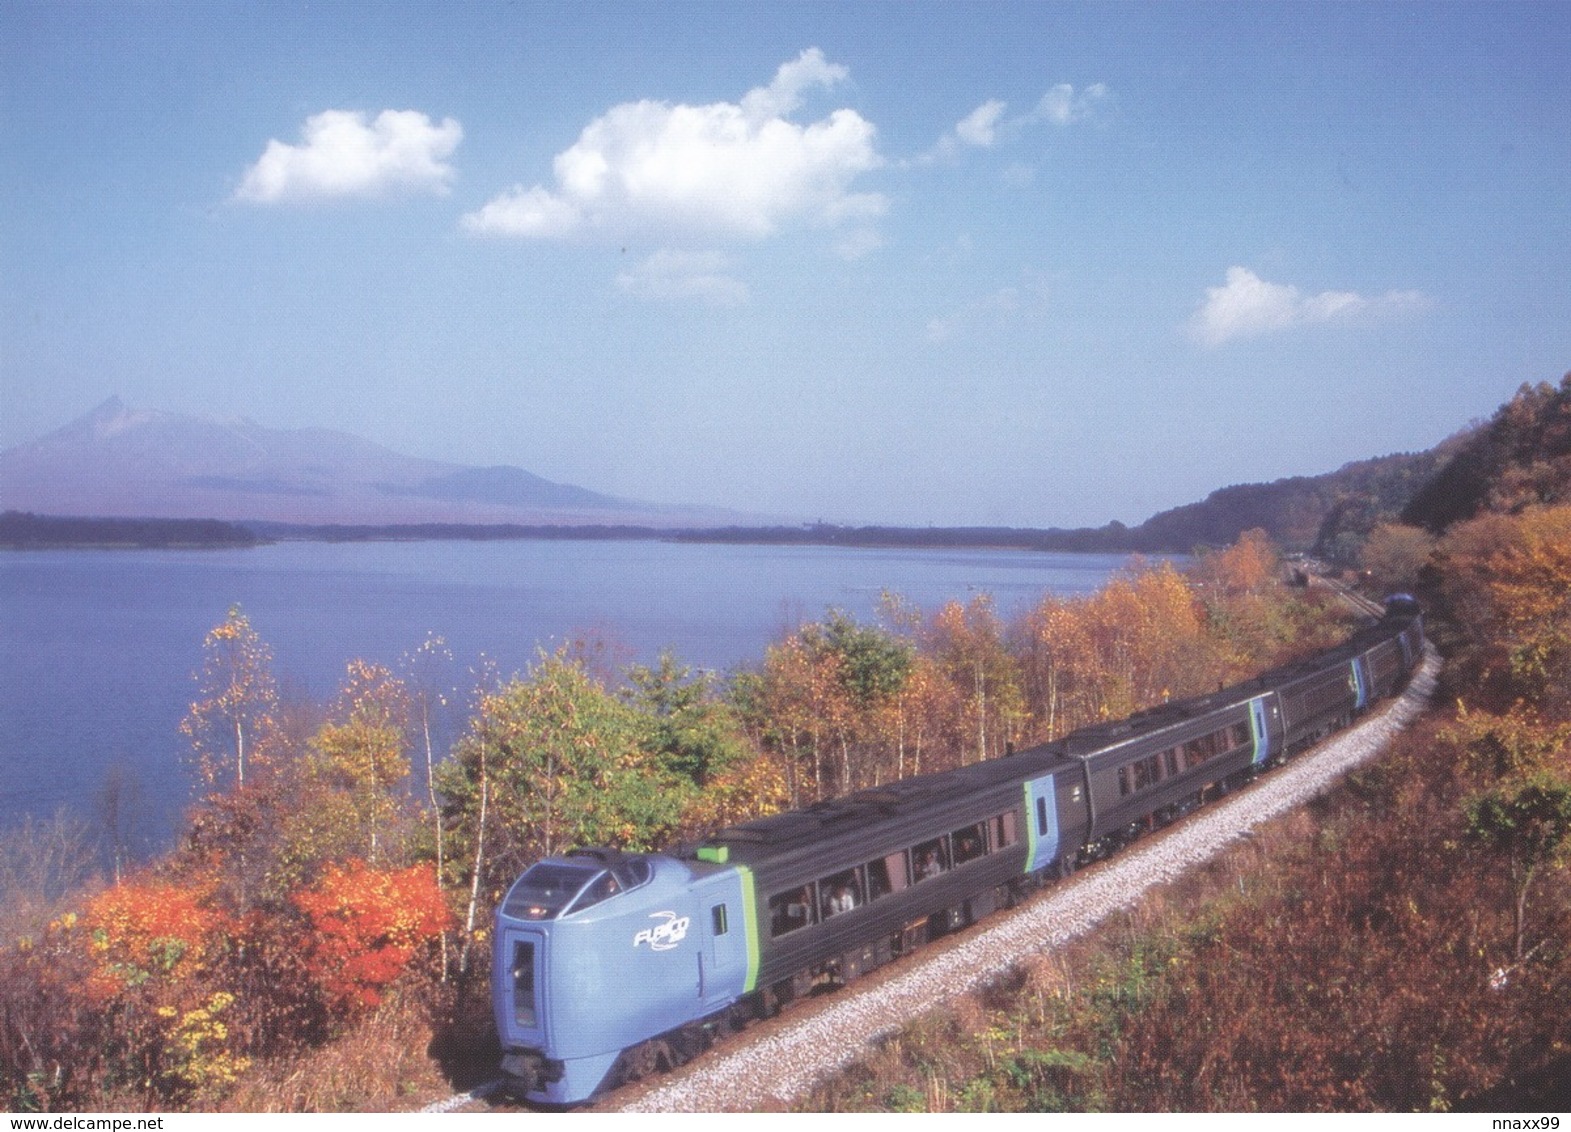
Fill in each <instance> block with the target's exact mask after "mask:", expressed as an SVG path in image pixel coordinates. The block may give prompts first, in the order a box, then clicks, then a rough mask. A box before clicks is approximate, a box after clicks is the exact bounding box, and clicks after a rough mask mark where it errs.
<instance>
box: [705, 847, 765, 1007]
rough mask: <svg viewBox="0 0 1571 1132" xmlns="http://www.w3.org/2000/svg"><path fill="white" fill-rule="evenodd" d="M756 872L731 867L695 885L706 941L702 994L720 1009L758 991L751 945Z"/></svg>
mask: <svg viewBox="0 0 1571 1132" xmlns="http://www.w3.org/2000/svg"><path fill="white" fill-rule="evenodd" d="M751 881H752V873H751V872H750V871H749V870H746V869H741V868H737V869H730V870H727V871H726V872H723V873H716V874H714V875H713V876H708V877H702V878H699V879H697V880H696V881H695V882H694V884H693V895H694V897H695V898H696V901H697V903H696V905H695V906H694V910H693V919H694V920H695V921H696V924H695V926H696V927H697V928H698V930H699V932H700V933H701V938H702V939H703V944H702V946H701V947H700V948H699V951H698V997H699V1001H700V1002H702V1003H703V1004H704V1007H705V1008H706V1009H718V1008H720V1007H722V1006H724V1005H726V1003H728V1002H731V1001H734V1000H735V999H737V998H739V997H741V996H742V995H743V994H745V993H747V992H748V991H750V990H752V989H753V988H752V986H751V985H750V984H751V982H752V981H753V980H754V979H756V977H757V973H758V972H757V959H756V955H755V954H754V952H753V949H752V946H751V944H750V936H751V935H752V929H753V922H752V921H753V916H754V913H753V909H752V905H751V901H752V899H753V893H752V884H751Z"/></svg>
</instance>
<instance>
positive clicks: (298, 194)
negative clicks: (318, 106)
mask: <svg viewBox="0 0 1571 1132" xmlns="http://www.w3.org/2000/svg"><path fill="white" fill-rule="evenodd" d="M300 134H301V144H300V145H286V144H284V143H283V142H281V141H278V140H277V139H276V138H275V139H273V140H271V141H269V142H268V143H267V148H266V149H265V150H264V151H263V153H262V156H261V158H260V160H258V161H257V163H256V164H255V165H253V166H251V167H250V168H249V169H247V170H246V173H245V178H244V180H242V181H241V182H240V187H239V188H238V189H237V190H235V197H236V198H237V199H239V200H244V201H250V202H252V203H255V204H273V203H275V202H278V201H285V200H309V199H313V198H320V197H373V196H379V195H381V194H382V193H385V192H392V191H401V192H414V193H435V194H438V195H441V194H445V193H446V192H447V191H448V185H449V182H451V181H452V179H453V175H454V174H453V167H452V166H451V165H448V164H447V158H449V157H451V156H452V154H453V150H455V149H457V148H458V143H459V142H460V141H461V140H463V136H464V131H463V127H462V126H460V125H459V124H458V122H457V121H456V120H455V119H453V118H445V119H443V120H442V123H441V125H436V124H434V123H433V122H432V121H431V119H430V118H428V117H426V115H424V114H422V113H420V112H419V111H417V110H384V111H382V112H381V113H380V114H378V115H377V116H376V119H375V121H372V122H369V123H368V122H367V121H366V115H365V114H363V113H361V112H360V111H357V110H324V111H323V112H322V113H320V114H314V115H312V116H311V117H309V118H307V119H306V122H305V126H304V127H303V128H302V129H301V131H300Z"/></svg>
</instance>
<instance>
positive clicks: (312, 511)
mask: <svg viewBox="0 0 1571 1132" xmlns="http://www.w3.org/2000/svg"><path fill="white" fill-rule="evenodd" d="M0 507H3V508H4V509H6V510H9V511H29V512H37V513H41V514H49V515H75V516H94V517H119V516H158V517H161V518H171V519H179V518H203V519H227V520H257V521H269V522H276V523H298V524H326V523H338V524H402V523H427V524H429V523H468V524H478V523H518V524H531V523H537V524H538V523H546V524H562V525H577V524H588V523H593V524H617V523H628V524H641V525H647V526H655V527H664V526H676V525H698V524H701V523H704V522H713V521H714V519H713V517H712V516H709V517H704V516H703V514H702V513H701V512H700V511H699V509H697V508H694V509H689V510H678V509H662V508H659V507H655V506H653V505H651V504H647V503H640V502H638V501H635V500H630V499H618V498H615V497H613V496H609V495H601V494H599V493H597V492H594V491H590V490H588V489H587V488H582V487H575V486H573V485H571V484H560V483H553V482H552V481H550V480H547V479H542V478H541V477H539V476H537V475H534V474H532V473H530V472H527V471H525V470H524V469H522V468H513V467H490V468H481V467H468V466H464V465H460V464H448V463H443V462H441V461H437V460H424V459H418V458H415V457H411V456H405V455H402V454H400V453H397V452H394V451H392V450H391V449H388V448H384V447H382V446H381V445H378V444H374V443H372V442H371V441H368V440H365V439H363V438H361V437H357V436H353V435H350V434H349V433H344V432H335V431H332V430H329V429H320V428H306V429H274V428H266V427H263V426H262V425H259V424H257V423H256V422H254V421H251V420H245V419H240V420H213V419H208V418H203V417H196V416H188V415H184V414H180V413H169V412H160V411H156V410H149V409H133V408H131V407H129V406H127V405H126V404H125V403H124V402H122V401H121V400H120V399H119V398H118V397H111V398H110V399H109V400H107V401H105V402H104V403H103V404H102V405H99V406H98V407H97V408H96V409H94V410H93V411H92V412H90V413H88V414H87V415H86V416H83V417H81V418H79V419H77V420H75V421H72V422H71V423H70V424H68V425H66V426H65V427H64V428H61V429H58V430H56V431H55V432H52V433H50V434H49V435H47V436H44V437H41V438H40V439H38V440H35V441H32V442H31V443H28V444H20V445H17V446H16V447H14V448H9V449H7V450H6V451H4V452H0Z"/></svg>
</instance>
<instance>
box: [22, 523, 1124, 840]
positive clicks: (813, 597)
mask: <svg viewBox="0 0 1571 1132" xmlns="http://www.w3.org/2000/svg"><path fill="white" fill-rule="evenodd" d="M1124 561H1125V560H1124V559H1123V558H1122V556H1117V555H1078V554H1039V553H1027V552H1012V551H967V550H960V551H926V550H852V549H841V548H830V547H772V546H697V545H683V544H668V543H657V542H496V543H464V542H416V543H353V544H339V545H334V544H328V543H282V544H279V545H276V546H268V547H260V548H257V549H253V550H235V551H49V552H38V553H14V552H5V553H0V641H3V648H0V828H6V827H10V826H13V825H14V824H16V823H17V822H19V821H20V820H21V818H22V815H24V814H28V813H31V814H35V815H39V816H46V815H49V814H51V813H53V812H54V811H55V810H56V809H57V808H58V807H60V806H62V805H64V806H68V807H71V808H72V809H74V810H75V811H76V812H77V813H79V814H80V815H82V816H83V817H87V818H89V819H91V818H93V817H94V815H95V813H96V812H97V808H98V806H99V802H98V797H99V795H100V794H101V792H102V791H103V789H104V785H105V783H106V782H108V781H109V780H110V779H111V778H112V777H118V778H120V779H121V780H122V781H123V782H124V783H125V784H126V785H127V787H128V789H129V791H130V793H131V802H130V807H129V808H130V810H131V812H132V816H133V819H134V830H135V835H134V840H135V841H136V842H137V843H138V844H139V845H140V847H141V848H142V849H143V850H144V851H146V850H148V849H151V848H154V847H157V846H160V845H162V844H163V843H165V842H166V841H167V840H168V838H169V837H170V836H171V835H172V831H173V829H174V828H175V827H176V822H177V820H178V815H179V813H180V810H181V808H182V807H183V806H184V804H185V802H186V801H187V798H188V789H189V787H188V782H187V779H186V776H185V773H184V771H183V769H182V767H181V763H180V757H181V753H182V751H183V749H184V746H183V744H182V741H181V737H180V735H179V732H178V727H179V723H180V720H181V718H182V716H183V715H184V714H185V711H186V709H187V707H188V705H189V702H190V700H191V699H192V697H193V695H194V692H195V689H196V685H195V681H194V679H193V676H192V673H193V672H194V671H195V670H196V669H197V668H198V667H199V666H200V664H201V653H202V649H201V643H202V638H203V636H204V635H205V634H206V632H207V630H208V629H210V628H211V627H212V626H214V625H216V624H217V623H219V622H220V621H222V620H223V618H224V615H225V613H226V611H227V610H228V609H229V607H230V606H231V605H232V604H235V603H239V604H240V605H241V606H242V608H243V609H244V610H245V612H246V614H247V616H248V617H249V618H250V619H251V624H252V626H253V628H255V629H256V630H257V632H258V633H259V634H260V635H261V636H262V638H263V639H264V640H265V641H266V642H267V643H268V645H270V646H271V648H272V650H273V655H274V669H275V672H276V674H277V675H278V677H279V679H280V682H281V683H282V684H283V686H284V687H285V689H286V691H298V692H301V693H304V694H306V695H309V696H311V697H312V698H315V699H317V700H327V699H329V698H330V697H331V696H332V694H333V692H334V691H335V689H336V688H337V686H338V684H339V682H340V679H341V677H342V675H343V672H344V665H345V663H346V662H347V661H349V660H351V659H353V658H357V657H358V658H363V659H366V660H372V661H380V662H382V663H384V664H387V665H389V666H390V667H395V668H396V667H397V666H398V665H399V663H400V660H401V658H402V657H404V656H405V654H407V653H409V652H411V651H412V650H414V649H416V648H417V647H418V646H419V645H420V644H421V642H422V641H424V640H425V639H426V637H427V635H428V634H430V633H435V634H437V635H440V636H441V637H443V638H445V639H446V641H447V644H448V646H449V648H450V650H451V652H452V653H453V655H454V657H455V663H454V664H452V665H451V666H450V667H449V668H448V671H447V673H446V680H447V682H448V683H450V684H452V685H455V686H456V687H458V688H459V689H460V691H461V693H462V691H463V690H464V689H466V688H467V687H470V686H472V683H473V680H472V677H471V676H470V672H471V670H472V669H474V668H475V666H476V665H477V664H478V663H479V662H480V661H481V658H482V657H484V658H488V659H489V660H490V661H491V662H492V663H494V664H495V666H496V667H497V668H498V669H500V671H501V672H502V673H503V674H511V673H512V672H515V671H519V670H521V669H523V668H525V667H526V666H527V665H528V664H529V663H530V662H531V660H532V659H533V658H534V657H535V655H536V650H537V649H539V648H547V649H549V648H552V647H554V646H555V645H556V644H557V643H560V642H562V641H563V640H565V639H568V638H571V637H573V636H575V635H579V634H583V633H593V634H596V635H597V636H599V637H600V638H602V639H605V640H607V641H609V642H612V646H613V653H612V655H613V656H614V658H615V659H616V661H617V663H616V667H617V668H621V667H622V666H623V664H624V663H625V662H628V661H641V662H648V661H652V660H654V659H655V658H656V657H657V656H658V654H659V652H660V650H662V649H665V648H669V649H671V650H672V651H674V652H675V654H676V655H677V656H678V657H679V658H680V659H681V660H682V661H683V662H684V663H686V664H689V665H692V666H694V667H702V668H710V669H716V670H720V671H726V670H730V669H733V668H736V667H738V666H741V665H748V664H753V663H756V662H757V661H759V660H760V659H761V658H762V656H763V651H764V647H765V645H767V644H768V643H769V642H770V641H771V640H773V639H776V638H777V637H779V636H780V635H781V633H782V631H783V630H785V629H787V628H789V627H792V626H794V625H796V624H797V623H799V622H800V621H802V620H804V619H815V618H818V617H821V616H823V614H824V612H825V610H826V609H828V608H830V607H834V608H838V609H843V610H846V611H847V612H849V613H851V614H853V615H855V616H856V617H857V618H858V619H860V620H863V621H870V620H872V619H873V618H874V616H875V614H876V611H877V606H878V599H879V595H880V593H881V592H883V591H885V590H888V591H891V592H894V593H898V594H900V595H902V596H903V597H905V598H906V599H908V600H910V601H911V602H913V603H915V604H917V605H919V606H921V607H923V608H924V609H929V610H931V609H935V608H937V607H938V606H939V605H940V604H942V603H943V602H944V601H946V600H948V599H950V598H958V599H961V600H966V599H968V598H969V597H970V596H972V595H973V594H974V593H976V592H979V591H985V592H987V593H990V594H991V595H992V596H993V598H994V600H995V602H996V603H997V605H998V608H999V610H1000V612H1001V613H1004V614H1006V615H1007V614H1010V613H1013V612H1015V611H1018V610H1020V609H1023V608H1024V607H1026V606H1028V605H1030V604H1031V603H1032V602H1033V601H1035V600H1036V599H1037V598H1039V597H1040V596H1041V594H1042V593H1043V592H1044V591H1048V590H1051V591H1053V592H1056V593H1060V594H1074V593H1088V592H1091V591H1093V590H1096V589H1098V588H1099V587H1100V586H1101V585H1102V584H1103V582H1104V581H1106V579H1107V578H1108V576H1109V575H1110V574H1111V573H1112V572H1113V571H1115V570H1116V569H1118V568H1119V567H1120V566H1121V565H1123V563H1124ZM457 724H458V719H457V717H456V716H455V718H454V719H453V720H451V721H450V722H449V726H450V727H456V726H457Z"/></svg>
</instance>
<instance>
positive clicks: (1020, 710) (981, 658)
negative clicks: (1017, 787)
mask: <svg viewBox="0 0 1571 1132" xmlns="http://www.w3.org/2000/svg"><path fill="white" fill-rule="evenodd" d="M924 643H925V645H926V648H927V651H928V653H929V655H931V656H932V657H933V659H934V660H935V661H936V662H937V664H938V667H939V668H940V670H942V672H943V673H944V675H945V676H946V677H947V678H948V680H949V682H950V684H951V685H952V686H953V688H954V690H955V692H956V694H957V696H958V698H959V701H960V703H961V705H962V711H963V715H964V721H965V730H966V732H967V735H968V738H967V739H966V742H965V745H964V746H962V747H961V749H960V751H959V752H958V753H959V754H960V761H961V762H962V763H964V762H966V761H969V760H967V759H966V757H965V753H964V752H965V751H966V750H967V749H970V750H971V752H972V754H973V755H974V756H975V759H976V760H977V761H980V760H983V759H988V758H995V757H997V756H999V755H1002V754H1003V753H1004V752H1005V751H1006V750H1007V749H1008V747H1009V745H1010V744H1011V743H1012V742H1013V740H1014V737H1015V731H1016V730H1017V729H1018V727H1019V726H1020V725H1021V724H1022V723H1023V722H1024V700H1023V698H1022V696H1021V693H1020V674H1019V669H1018V667H1017V666H1016V664H1015V659H1014V657H1013V655H1012V654H1011V653H1010V651H1009V649H1008V648H1007V647H1006V645H1005V641H1004V627H1003V623H1002V622H1001V621H1000V620H999V618H998V613H997V611H996V610H995V608H994V606H993V599H992V597H991V596H990V595H988V594H977V595H976V597H974V598H972V599H971V601H970V602H968V603H966V604H965V605H961V604H960V603H959V602H958V601H950V602H948V603H946V604H945V605H944V606H943V607H942V608H941V609H940V610H939V611H938V613H937V614H936V615H935V616H934V617H933V620H932V622H931V624H930V625H929V627H928V629H927V633H926V637H925V642H924Z"/></svg>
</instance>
